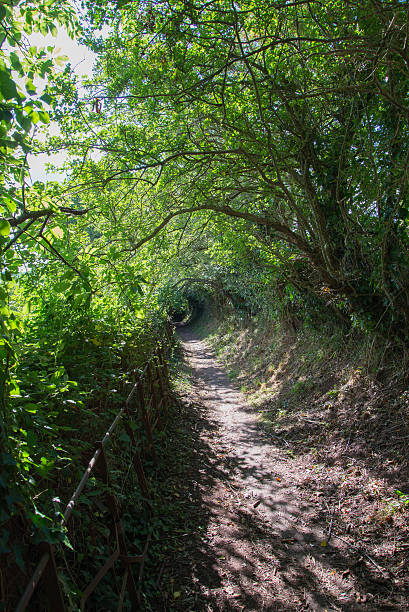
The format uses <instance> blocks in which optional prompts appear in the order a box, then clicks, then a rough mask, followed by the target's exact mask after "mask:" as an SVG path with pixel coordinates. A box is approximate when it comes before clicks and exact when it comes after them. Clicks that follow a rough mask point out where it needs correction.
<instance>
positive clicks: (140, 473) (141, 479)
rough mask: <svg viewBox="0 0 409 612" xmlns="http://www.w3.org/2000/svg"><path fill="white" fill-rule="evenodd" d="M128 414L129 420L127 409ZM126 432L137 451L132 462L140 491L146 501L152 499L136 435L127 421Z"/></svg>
mask: <svg viewBox="0 0 409 612" xmlns="http://www.w3.org/2000/svg"><path fill="white" fill-rule="evenodd" d="M126 413H127V416H128V418H129V411H128V409H127V411H126ZM125 430H126V433H127V434H128V436H129V437H130V438H131V442H132V445H133V447H134V449H135V452H134V454H133V457H132V462H133V464H134V468H135V472H136V476H137V478H138V483H139V487H140V489H141V491H142V494H143V496H144V497H145V499H147V500H149V499H150V498H151V495H150V493H149V487H148V482H147V480H146V477H145V472H144V469H143V465H142V461H141V456H140V454H139V450H138V443H137V442H136V438H135V434H134V432H133V429H132V427H131V426H130V425H129V423H128V422H126V421H125Z"/></svg>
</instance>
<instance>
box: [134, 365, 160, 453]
mask: <svg viewBox="0 0 409 612" xmlns="http://www.w3.org/2000/svg"><path fill="white" fill-rule="evenodd" d="M148 374H149V369H148ZM138 400H139V408H140V410H141V414H142V421H143V424H144V426H145V432H146V437H147V439H148V446H149V449H150V451H151V453H152V457H153V459H154V461H155V463H157V462H158V458H157V456H156V452H155V446H154V444H153V438H152V430H151V425H150V422H149V416H148V413H147V411H146V406H145V397H144V392H143V383H142V381H141V382H140V383H139V385H138Z"/></svg>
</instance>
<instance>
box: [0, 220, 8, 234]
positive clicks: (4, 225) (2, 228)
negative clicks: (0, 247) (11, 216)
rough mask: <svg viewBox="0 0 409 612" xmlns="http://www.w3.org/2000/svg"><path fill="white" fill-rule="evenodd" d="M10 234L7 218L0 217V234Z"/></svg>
mask: <svg viewBox="0 0 409 612" xmlns="http://www.w3.org/2000/svg"><path fill="white" fill-rule="evenodd" d="M9 234H10V223H9V222H8V221H7V219H0V236H8V235H9Z"/></svg>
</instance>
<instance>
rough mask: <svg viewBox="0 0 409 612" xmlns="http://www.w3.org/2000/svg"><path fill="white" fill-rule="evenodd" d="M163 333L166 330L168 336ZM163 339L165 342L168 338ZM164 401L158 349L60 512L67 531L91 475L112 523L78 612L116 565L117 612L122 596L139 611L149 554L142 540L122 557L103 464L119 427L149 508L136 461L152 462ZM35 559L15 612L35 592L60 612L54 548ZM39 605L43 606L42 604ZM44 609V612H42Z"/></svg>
mask: <svg viewBox="0 0 409 612" xmlns="http://www.w3.org/2000/svg"><path fill="white" fill-rule="evenodd" d="M168 331H169V330H168ZM168 338H169V340H170V337H169V334H168ZM169 401H170V388H169V373H168V366H167V362H166V357H165V352H164V350H163V348H162V347H161V346H159V345H158V347H157V349H156V351H155V353H154V355H153V356H152V357H151V358H150V359H149V361H148V362H147V363H146V364H145V366H144V368H143V371H142V373H141V374H140V375H139V376H138V380H137V382H136V383H135V384H134V386H133V388H132V390H131V392H130V394H129V395H128V398H127V400H126V402H125V404H124V406H123V407H122V408H121V410H120V411H119V412H118V414H117V415H116V417H115V419H114V420H113V422H112V423H111V425H110V427H109V429H108V430H107V431H106V433H105V435H104V436H103V438H102V439H101V440H99V441H97V442H96V443H95V451H94V454H93V456H92V458H91V460H90V461H89V463H88V466H87V468H86V470H85V472H84V473H83V476H82V478H81V480H80V482H79V483H78V486H77V488H76V490H75V492H74V493H73V495H72V497H71V499H70V501H69V502H68V504H67V507H66V508H65V511H64V513H63V518H62V520H61V525H62V526H63V527H65V526H67V524H68V522H69V520H70V518H71V515H72V513H73V511H74V509H75V508H77V506H78V502H79V499H80V497H81V495H82V493H83V491H84V489H85V487H86V484H87V481H88V480H89V478H90V476H91V474H92V475H93V476H95V477H96V478H97V479H98V480H99V481H100V482H102V483H103V485H105V486H103V487H102V489H103V490H102V491H101V495H103V496H104V497H105V504H106V507H107V509H108V511H109V514H110V516H111V519H112V523H111V525H112V526H111V529H110V535H109V540H110V542H111V544H112V548H113V549H114V552H113V553H112V554H111V556H110V557H109V558H108V559H107V560H106V562H105V564H104V565H103V566H102V567H101V568H100V569H99V570H98V571H97V572H96V573H95V575H94V577H93V579H92V580H91V581H90V582H89V584H88V585H87V586H85V587H84V588H83V590H82V598H81V601H80V602H79V607H80V609H81V611H83V610H85V609H86V605H87V601H88V599H89V598H90V596H91V595H92V593H93V592H94V591H95V589H96V588H97V586H98V584H99V583H100V582H101V580H102V579H103V578H104V576H106V574H107V573H108V572H109V571H110V570H111V569H113V568H114V566H115V564H116V565H118V564H119V565H120V568H121V573H122V582H121V586H120V588H119V589H118V591H119V593H118V601H117V607H116V609H117V611H118V612H120V611H121V610H122V609H123V606H124V602H125V597H126V593H128V597H129V601H130V603H131V606H132V610H138V609H139V608H140V589H139V584H138V582H140V578H141V576H142V572H143V566H144V563H145V559H146V556H147V552H148V548H149V537H148V538H147V540H146V542H145V545H144V547H143V550H141V552H140V554H139V555H137V556H132V555H129V554H128V549H127V542H126V534H125V530H124V525H123V522H122V513H121V504H120V502H119V500H118V499H117V496H116V495H115V493H114V491H113V488H112V486H111V484H112V482H111V473H110V466H109V462H108V459H107V454H106V447H107V445H108V444H109V441H110V440H111V439H112V438H113V436H114V434H116V435H117V434H118V431H119V430H120V426H122V427H123V428H124V430H125V432H126V434H127V435H128V436H129V439H130V441H131V445H132V465H133V467H134V469H135V472H136V475H137V480H138V484H139V487H140V491H141V493H142V497H143V499H144V502H145V503H146V504H147V506H148V507H150V499H151V494H150V491H149V486H148V481H147V479H146V476H145V472H144V468H143V465H142V461H141V454H142V453H146V452H147V453H149V454H150V456H151V457H152V459H153V460H154V461H155V462H156V460H157V459H156V453H155V447H154V441H153V435H152V434H153V432H154V430H155V429H156V428H157V427H158V426H159V425H160V423H161V418H162V417H163V416H164V414H165V413H166V408H167V407H168V405H169ZM135 419H138V420H139V422H140V425H141V428H142V430H143V431H144V440H143V441H142V440H137V439H136V436H135V432H134V427H133V426H132V421H134V420H135ZM40 551H41V552H40V554H41V558H40V560H39V562H38V564H37V567H36V569H35V571H34V573H33V575H32V576H31V579H30V580H29V582H28V584H27V586H26V589H25V591H24V593H23V595H22V597H21V599H20V601H19V604H18V606H17V608H16V612H23V611H24V610H28V609H32V608H31V607H30V608H28V606H29V604H30V601H31V600H32V597H33V595H34V593H35V592H36V590H39V589H41V605H42V606H43V605H44V608H43V609H47V610H49V611H50V612H66V609H67V607H66V602H65V599H64V594H63V590H62V588H61V582H60V580H59V571H58V568H57V565H56V562H55V554H54V547H53V546H52V545H50V544H48V543H45V542H44V543H42V544H41V545H40ZM135 565H136V566H137V567H138V568H139V572H138V575H139V578H138V580H136V579H135V576H134V572H133V568H134V567H135ZM43 602H44V603H43ZM46 606H48V607H46Z"/></svg>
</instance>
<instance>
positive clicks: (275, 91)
mask: <svg viewBox="0 0 409 612" xmlns="http://www.w3.org/2000/svg"><path fill="white" fill-rule="evenodd" d="M77 8H78V10H76V9H74V7H73V5H72V4H71V3H70V2H68V0H59V1H58V2H57V1H54V0H51V1H46V0H41V1H37V0H36V1H34V0H10V1H9V2H3V3H2V4H1V5H0V19H1V27H2V43H1V48H0V59H1V61H0V130H1V134H0V165H1V183H0V199H1V202H0V213H1V215H2V217H1V219H0V249H1V279H2V280H1V286H0V325H1V337H0V360H1V369H0V414H1V416H0V419H1V421H0V427H1V432H0V434H1V460H0V461H1V478H0V488H1V493H2V500H3V501H2V506H1V514H0V521H1V523H2V525H3V526H4V530H3V534H4V535H3V536H2V540H1V548H0V553H3V554H5V555H12V556H13V555H14V556H13V559H15V561H16V563H17V565H20V567H22V564H23V549H22V545H21V543H20V542H19V538H17V537H16V538H15V537H14V536H13V535H12V529H11V528H10V527H9V526H10V525H12V526H13V529H15V530H17V532H18V533H20V534H25V533H28V532H29V531H30V529H31V530H32V529H34V530H37V531H39V532H41V533H45V532H46V533H47V534H48V536H47V537H50V538H51V539H52V540H53V541H58V539H63V538H64V533H59V532H58V528H56V527H54V526H52V521H51V519H50V517H51V518H52V517H53V511H54V510H53V504H52V502H51V499H52V497H53V495H55V496H57V497H58V491H57V480H58V478H61V479H63V476H62V475H63V471H61V470H62V468H64V466H66V465H69V464H71V463H73V462H75V459H76V458H78V457H80V456H81V453H82V451H83V449H84V445H85V441H86V438H87V433H86V431H85V430H84V432H83V435H82V437H81V436H79V437H78V440H76V444H72V443H71V434H70V431H72V428H73V427H75V424H76V423H78V422H79V420H80V419H84V420H85V421H87V420H89V419H90V417H91V416H92V414H93V410H94V409H95V407H96V406H97V405H98V402H100V400H101V398H102V397H103V396H104V394H106V393H108V392H110V391H112V389H115V387H116V385H117V383H116V382H115V378H117V377H121V376H122V377H123V379H124V380H125V378H126V375H127V374H126V372H127V371H128V370H129V369H130V368H131V367H132V366H131V363H139V362H142V361H143V359H144V356H145V355H146V354H147V353H148V352H149V346H150V343H151V342H152V338H153V337H154V336H155V334H156V333H157V332H158V330H160V329H162V328H163V326H164V324H165V321H166V319H167V317H168V316H170V317H171V318H172V319H173V320H174V322H176V323H181V322H183V321H185V322H186V321H190V322H192V321H193V320H195V319H197V318H198V317H199V316H200V314H201V313H202V311H203V309H204V308H207V307H208V305H209V304H210V305H212V308H213V307H214V311H215V312H218V313H222V312H223V311H225V310H229V311H235V312H237V313H239V315H240V316H248V317H251V316H253V315H255V314H257V313H260V312H262V311H263V312H267V313H269V315H270V316H271V317H273V318H276V319H277V320H287V321H290V322H291V324H292V325H294V326H295V327H297V326H302V325H312V326H314V325H317V322H322V321H326V320H330V321H333V322H335V323H334V324H336V325H339V326H341V327H342V328H343V329H345V331H346V332H347V333H349V332H350V331H351V330H354V329H355V330H357V331H359V333H362V334H366V335H372V336H373V337H376V336H380V337H383V338H388V339H389V341H390V342H391V344H393V346H395V347H396V348H397V350H401V351H404V350H405V347H406V344H407V341H408V336H409V276H408V271H409V236H408V221H409V193H408V170H409V129H408V120H409V99H408V91H409V48H408V44H407V41H408V35H409V20H408V4H407V2H402V1H399V0H390V1H389V2H382V1H380V0H356V1H355V0H329V1H327V2H325V3H322V2H319V1H317V0H310V1H304V0H294V1H292V2H287V1H280V0H277V1H275V2H272V1H271V0H257V2H255V1H254V0H239V1H238V2H229V1H227V0H214V1H213V0H211V1H210V2H200V0H177V1H176V0H140V1H139V0H138V1H131V0H129V1H127V0H116V1H114V0H112V1H111V0H98V1H94V0H92V1H91V0H89V1H88V0H86V1H84V2H83V3H82V6H81V7H79V6H78V7H77ZM62 29H66V30H67V31H68V32H69V33H70V35H71V36H72V37H75V38H77V39H81V41H82V42H83V43H84V44H86V45H88V46H89V48H90V49H91V50H92V51H93V52H94V53H95V57H96V59H95V68H94V73H93V75H89V78H88V79H87V80H86V82H82V83H80V82H79V81H78V79H77V77H76V76H75V72H74V71H73V70H72V68H71V66H70V63H69V58H65V57H60V56H58V54H57V53H56V52H55V50H54V49H53V47H51V46H44V47H41V46H30V36H31V35H32V34H33V33H34V32H40V33H42V34H44V35H47V34H52V35H54V36H56V37H57V38H56V43H55V46H56V47H58V33H59V32H60V31H61V30H62ZM50 124H53V125H57V126H58V130H52V131H51V130H50ZM44 151H47V152H49V153H56V152H64V154H65V156H66V158H65V159H66V160H65V162H64V179H63V180H60V181H56V180H50V181H48V182H42V181H40V180H35V179H32V177H31V175H30V159H32V158H33V156H35V155H39V154H40V153H42V152H44ZM101 401H102V400H101ZM114 403H115V402H114ZM85 429H86V428H85ZM56 473H58V474H60V475H61V476H59V477H58V478H56V477H55V474H56ZM43 485H44V487H43ZM45 485H46V486H45ZM67 486H68V485H67ZM42 487H43V488H48V489H49V490H50V491H51V493H53V495H48V498H47V500H45V496H44V497H42V498H40V499H39V500H38V501H36V502H34V501H33V498H34V497H35V495H36V494H37V492H38V491H39V489H41V488H42ZM50 534H51V535H50ZM21 537H23V535H22V536H21Z"/></svg>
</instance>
